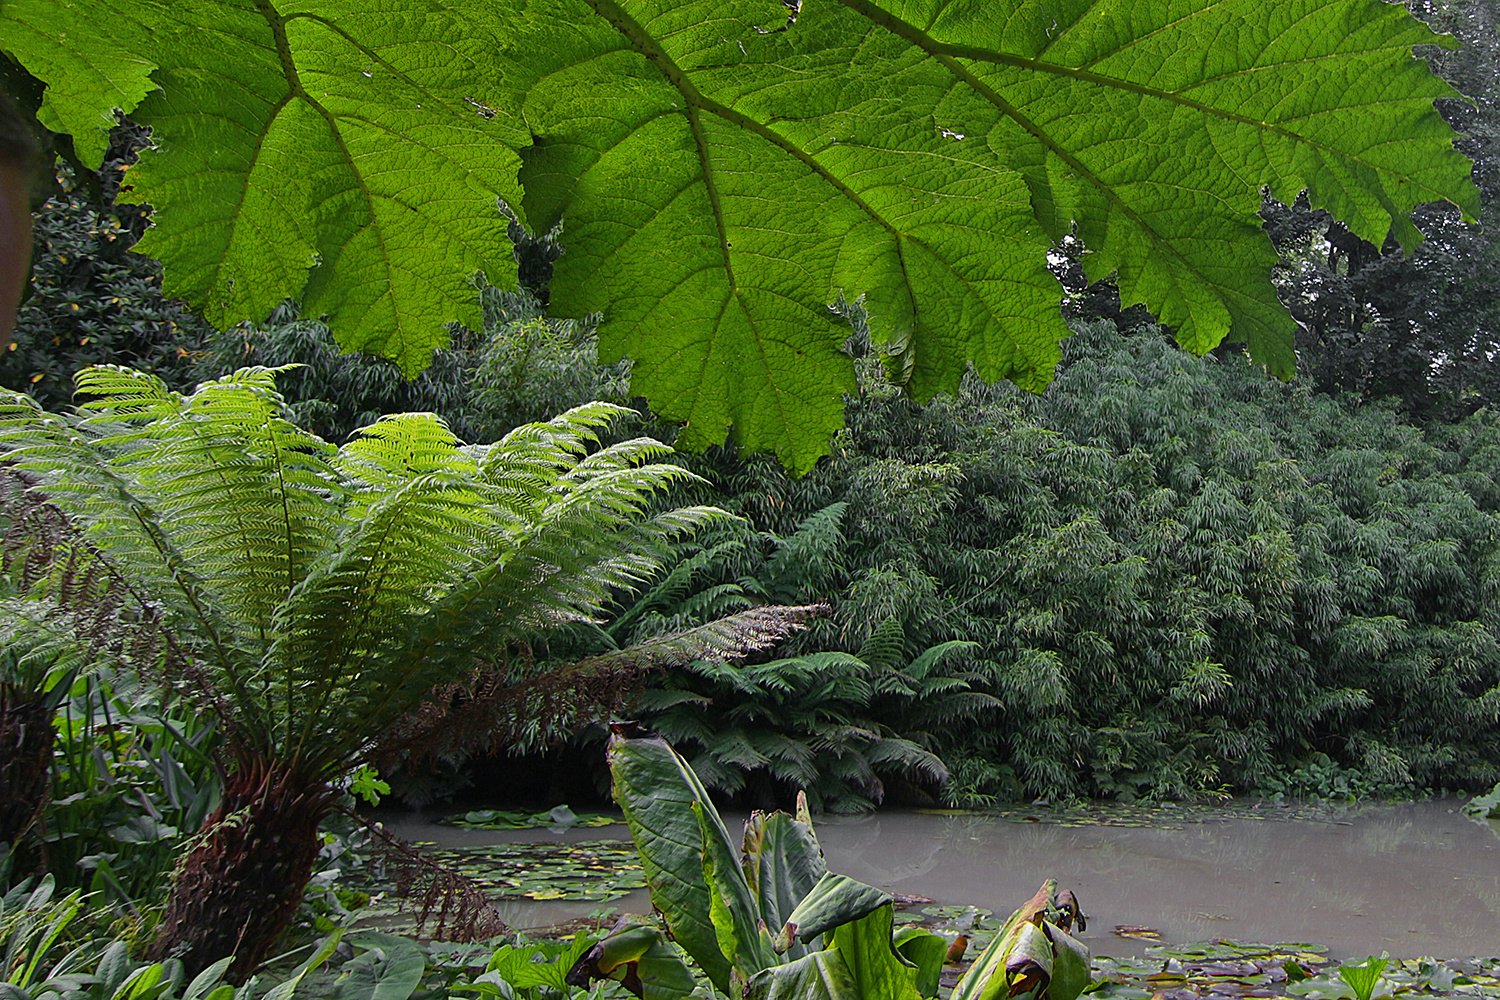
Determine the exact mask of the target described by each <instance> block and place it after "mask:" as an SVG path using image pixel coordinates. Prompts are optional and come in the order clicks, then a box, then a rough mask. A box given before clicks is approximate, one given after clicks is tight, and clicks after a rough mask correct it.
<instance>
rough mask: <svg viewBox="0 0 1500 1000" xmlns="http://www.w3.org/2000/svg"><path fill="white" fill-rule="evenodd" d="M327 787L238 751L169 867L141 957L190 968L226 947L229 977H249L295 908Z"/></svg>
mask: <svg viewBox="0 0 1500 1000" xmlns="http://www.w3.org/2000/svg"><path fill="white" fill-rule="evenodd" d="M333 796H334V793H333V792H332V790H331V789H329V787H328V785H327V783H325V782H324V781H322V780H315V779H311V778H308V777H306V776H305V775H301V774H299V773H297V772H296V771H295V770H294V769H292V768H290V767H288V766H287V765H285V764H281V763H278V762H275V761H269V760H265V759H263V758H261V757H258V756H252V757H249V759H242V760H241V763H240V767H239V768H238V769H237V770H236V772H235V773H234V774H233V775H231V776H230V778H229V781H228V782H227V787H226V788H225V789H224V799H223V801H222V802H221V803H220V805H219V808H218V810H216V811H215V812H214V814H213V815H212V816H211V817H209V819H208V821H207V822H206V823H204V825H203V830H202V831H201V832H200V833H199V834H198V838H197V841H196V843H195V845H194V846H193V848H192V850H191V851H189V853H188V854H187V856H186V857H185V858H184V859H183V860H182V861H181V862H180V863H179V864H178V866H177V870H176V871H175V872H174V873H173V875H172V887H171V894H170V896H169V897H168V899H167V907H166V913H165V915H164V916H163V918H162V923H161V928H160V930H159V931H158V932H157V936H156V940H155V941H154V942H153V943H152V946H151V950H150V953H149V957H150V958H151V959H153V960H161V959H164V958H172V957H175V958H180V959H182V962H183V964H184V965H185V966H186V967H187V975H188V976H189V977H192V976H195V975H197V974H198V973H199V972H200V971H202V970H203V969H204V968H206V967H207V966H209V965H211V964H213V963H214V962H215V961H217V960H218V959H221V958H223V957H225V956H226V955H234V956H235V960H234V963H233V964H232V965H231V966H230V967H229V974H228V977H227V978H228V979H229V981H230V982H232V983H236V984H238V983H242V982H244V981H245V980H246V979H247V978H249V976H250V974H251V973H252V972H254V971H255V968H256V967H257V966H258V965H260V964H261V963H262V962H263V961H265V959H266V957H267V955H268V954H269V953H270V950H271V947H272V946H273V945H274V944H275V942H276V938H277V937H278V936H279V935H280V934H281V932H282V931H283V930H284V929H285V928H286V926H287V924H289V923H291V920H292V916H293V914H295V913H296V911H297V904H298V902H299V901H300V900H301V899H302V890H303V889H304V888H305V887H306V886H307V880H308V877H309V876H310V875H311V874H312V866H313V862H314V861H315V860H316V859H317V856H318V824H319V823H320V822H322V820H323V817H324V816H326V815H327V814H328V811H329V808H330V806H331V804H332V801H333Z"/></svg>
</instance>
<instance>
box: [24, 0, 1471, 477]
mask: <svg viewBox="0 0 1500 1000" xmlns="http://www.w3.org/2000/svg"><path fill="white" fill-rule="evenodd" d="M418 6H419V7H420V9H421V10H422V16H420V17H413V16H407V12H406V11H405V10H399V9H393V10H389V11H383V12H379V13H376V12H371V11H367V10H363V9H360V10H355V9H353V8H345V7H340V6H338V5H335V4H312V5H278V4H274V3H264V4H257V5H255V6H244V5H241V4H236V3H228V2H222V0H192V2H182V3H177V4H173V5H170V6H164V5H160V4H157V3H154V2H150V0H117V2H111V3H109V4H107V5H105V4H102V3H80V4H74V5H59V4H54V3H50V2H46V0H9V2H8V3H7V4H6V5H5V6H4V7H3V8H0V23H4V24H5V26H6V31H5V37H6V43H5V44H6V47H7V51H8V53H9V55H11V56H12V57H14V58H15V59H16V60H17V61H18V62H19V63H21V64H22V65H24V66H26V67H27V68H29V69H30V70H31V71H33V72H34V74H35V75H36V76H37V77H38V78H40V79H41V80H43V81H44V82H45V83H46V84H47V88H46V90H45V92H44V93H43V94H42V96H41V102H40V104H39V105H38V106H37V108H36V110H37V112H38V114H39V117H40V119H41V120H42V122H43V123H44V124H46V125H47V126H49V127H50V128H53V129H56V130H58V131H62V132H67V133H71V134H72V136H73V139H74V142H75V145H76V146H77V148H78V149H79V151H80V153H81V155H83V156H85V157H88V158H97V157H98V155H99V154H100V153H101V152H102V147H103V138H102V133H101V132H100V126H101V124H104V123H106V122H112V116H113V114H114V111H115V109H117V108H118V109H121V110H123V111H125V112H126V113H127V114H129V115H131V116H132V117H133V118H134V119H135V120H136V121H138V122H139V123H141V124H142V125H145V126H148V127H150V128H151V129H152V130H153V139H154V141H155V142H156V143H157V146H158V149H157V150H156V151H154V152H153V153H152V154H151V155H149V156H147V157H146V158H144V159H143V161H142V163H141V164H139V165H138V166H137V167H135V168H132V170H131V172H130V176H131V186H132V188H133V189H134V191H133V194H134V197H136V198H138V199H140V200H141V201H143V202H147V203H150V204H151V205H152V206H153V208H154V210H155V211H154V215H153V220H154V223H155V225H154V228H153V229H152V231H151V233H150V234H149V235H148V237H147V243H146V244H143V248H146V249H147V252H149V253H152V254H155V255H157V256H159V257H160V258H162V259H163V260H164V261H166V263H167V273H168V275H169V289H170V290H171V291H172V292H173V293H174V294H178V295H181V296H183V297H184V298H187V299H190V300H191V301H193V302H195V303H198V304H200V305H201V306H202V307H203V308H204V309H205V310H206V315H207V317H208V319H209V320H210V321H211V322H214V323H215V324H217V325H219V326H221V327H224V326H231V325H234V324H235V323H236V322H239V321H242V320H248V321H251V322H258V321H260V320H261V319H263V318H264V317H265V316H266V315H267V314H268V313H269V312H270V311H271V310H272V309H273V308H275V307H276V306H277V305H279V304H280V303H281V302H282V301H284V300H285V299H288V298H292V299H295V300H297V301H298V302H299V303H300V305H301V308H302V310H303V311H304V313H305V314H307V315H321V314H327V315H329V316H330V317H331V318H332V322H333V326H334V329H335V330H336V331H338V333H339V336H340V341H341V343H343V344H344V345H345V346H351V347H359V348H362V349H366V350H374V351H380V352H382V353H385V354H387V355H388V356H390V357H392V358H394V359H396V360H397V361H398V363H399V364H400V366H401V368H402V369H403V370H404V371H406V372H408V373H414V372H415V371H417V370H419V369H420V368H422V367H423V366H425V365H426V364H427V362H428V360H429V357H430V354H431V351H432V350H433V348H434V347H436V346H439V345H440V344H441V343H443V342H444V340H445V335H444V331H443V324H444V323H445V322H447V321H450V320H455V319H457V320H460V321H463V322H466V323H469V324H470V325H473V324H474V319H475V316H476V311H475V307H474V304H473V301H472V296H471V295H470V294H469V291H468V288H467V286H466V285H465V281H466V280H467V278H468V277H469V276H470V275H471V274H472V273H474V272H475V271H476V270H480V269H483V270H486V271H488V272H489V273H490V274H491V275H492V276H493V277H494V278H495V279H496V280H497V281H499V280H500V278H501V276H502V275H504V276H505V278H506V279H507V280H508V279H509V275H510V274H511V262H510V261H507V260H505V259H504V256H503V243H502V240H501V236H502V234H503V232H504V230H505V228H506V225H505V220H504V219H503V218H502V216H500V215H499V214H498V213H497V212H496V211H495V208H494V204H495V199H496V198H497V197H498V198H500V199H503V200H504V201H505V202H506V203H507V204H508V205H509V206H510V209H511V210H512V211H514V212H517V213H520V214H522V215H524V216H525V217H526V218H527V219H528V220H529V223H530V225H531V226H532V227H533V228H534V229H536V230H538V231H543V230H547V229H550V228H552V227H553V226H554V225H555V224H558V223H561V222H563V221H564V220H565V221H566V226H567V232H568V234H569V235H568V242H569V252H568V254H567V255H565V256H563V257H562V258H561V259H560V260H559V261H558V262H557V274H556V276H555V278H554V281H553V283H552V291H553V293H554V296H555V302H557V303H560V304H561V303H566V305H565V308H566V309H568V310H569V311H574V312H584V311H590V310H594V309H604V310H605V311H606V321H605V324H604V326H603V327H601V343H602V345H603V349H604V352H605V356H606V358H607V359H614V358H617V357H619V356H620V355H621V354H628V355H630V356H631V357H632V359H633V361H634V363H635V369H634V379H635V382H636V391H638V392H641V393H643V394H644V395H646V396H647V397H648V398H650V399H651V401H652V405H653V406H654V407H656V408H657V410H658V411H659V412H660V413H661V414H662V415H663V416H664V417H666V418H667V419H670V420H674V421H680V422H684V423H685V424H686V429H685V432H684V438H683V442H684V443H685V444H691V445H695V446H699V447H701V446H705V445H708V444H713V443H717V442H720V441H722V440H723V439H724V436H725V435H726V433H732V435H733V437H734V438H735V439H736V440H737V441H738V442H740V443H742V444H745V445H747V446H749V447H752V448H757V449H768V448H774V449H775V450H776V451H777V452H778V453H779V454H780V455H781V456H782V457H783V459H784V460H786V461H788V462H789V463H790V464H792V465H794V466H796V467H798V468H805V467H807V466H808V465H810V464H811V462H812V460H813V459H814V458H815V457H816V456H817V455H819V454H821V453H822V452H823V451H824V450H825V449H826V447H827V436H828V434H829V433H830V432H831V431H832V430H833V429H835V428H836V427H837V426H838V424H839V420H840V417H841V415H842V407H841V405H840V397H841V395H842V394H843V393H844V392H846V391H849V390H850V389H852V388H853V371H852V368H851V365H850V362H849V359H848V358H847V357H845V356H844V355H843V354H842V353H841V352H840V344H841V342H842V340H843V336H844V334H843V331H842V330H841V329H840V328H839V326H838V324H837V323H836V322H834V317H832V316H831V315H830V314H829V312H828V310H827V304H828V303H829V302H830V301H833V300H834V299H835V298H836V297H838V295H839V294H840V292H841V290H842V292H843V293H845V294H846V295H847V296H848V297H849V298H853V297H855V296H856V295H862V296H864V300H865V302H866V305H867V307H868V311H869V315H870V318H871V326H872V330H873V332H874V334H875V341H876V343H878V344H880V345H882V346H883V347H884V349H885V350H886V351H887V352H888V354H889V355H890V358H891V361H892V371H893V373H894V374H895V375H896V377H897V378H898V380H900V381H902V382H905V383H907V384H909V385H910V386H911V388H912V389H913V391H914V392H915V393H917V395H918V397H919V398H927V397H928V396H930V395H931V394H932V393H934V392H937V391H939V390H945V389H946V390H951V389H953V388H955V387H956V386H957V384H958V380H959V378H960V377H961V375H962V373H963V371H964V369H965V367H966V366H968V365H973V366H974V367H975V369H976V370H977V371H978V372H979V374H980V375H981V376H982V377H984V378H986V379H989V380H993V379H997V378H1001V377H1010V378H1014V379H1016V380H1017V381H1019V382H1021V383H1023V384H1026V385H1029V386H1033V387H1036V386H1040V385H1042V384H1045V382H1046V380H1047V379H1048V377H1050V372H1051V369H1052V366H1053V364H1054V362H1055V360H1056V358H1057V347H1056V345H1057V342H1058V341H1059V340H1060V339H1061V338H1063V337H1064V336H1065V335H1066V328H1065V327H1064V325H1063V323H1062V322H1061V320H1060V318H1059V317H1058V314H1057V303H1058V300H1059V298H1060V293H1059V289H1058V286H1057V284H1056V282H1055V281H1054V280H1053V278H1052V277H1051V275H1050V274H1049V273H1048V269H1047V252H1048V251H1049V249H1050V248H1051V247H1053V246H1054V245H1055V244H1056V243H1057V242H1059V241H1061V240H1062V239H1063V238H1064V237H1066V236H1068V235H1069V234H1076V236H1077V238H1078V239H1080V240H1081V241H1082V243H1083V245H1084V246H1086V247H1088V248H1089V250H1090V251H1091V253H1090V254H1089V255H1087V256H1086V257H1085V258H1084V268H1085V270H1086V271H1087V272H1088V274H1089V275H1090V277H1092V278H1095V279H1097V278H1099V277H1103V276H1104V275H1106V274H1109V273H1111V272H1115V273H1117V274H1118V276H1119V282H1120V287H1121V288H1122V290H1123V293H1124V296H1125V299H1126V301H1127V302H1136V301H1143V302H1146V303H1148V304H1149V305H1150V306H1151V307H1152V308H1153V310H1155V312H1156V313H1157V315H1158V316H1159V317H1160V318H1161V319H1162V320H1163V321H1164V322H1166V323H1168V324H1169V325H1170V326H1171V327H1172V328H1173V330H1174V333H1175V335H1176V336H1177V338H1178V340H1179V342H1180V343H1182V344H1184V345H1185V346H1188V347H1190V348H1192V349H1193V350H1195V351H1204V350H1208V349H1209V348H1211V347H1213V346H1215V345H1217V344H1218V343H1219V342H1220V341H1221V340H1222V339H1223V338H1224V337H1225V335H1226V334H1231V333H1232V335H1233V336H1234V337H1235V338H1236V339H1239V340H1243V341H1245V342H1246V343H1248V345H1249V347H1250V350H1251V352H1252V354H1253V355H1254V356H1255V357H1256V358H1257V359H1259V360H1261V361H1263V362H1265V363H1267V364H1269V365H1270V366H1271V367H1272V368H1274V369H1275V370H1277V371H1278V372H1282V373H1286V372H1289V371H1290V369H1291V367H1292V362H1293V355H1292V333H1293V329H1294V326H1293V323H1292V321H1291V319H1290V317H1289V316H1288V315H1287V314H1286V312H1285V310H1284V309H1283V308H1282V307H1281V305H1280V303H1279V302H1278V301H1277V299H1276V294H1275V291H1274V289H1273V288H1272V285H1271V283H1270V280H1269V278H1270V271H1271V268H1272V265H1273V263H1274V255H1273V254H1272V252H1271V249H1270V247H1269V245H1268V244H1267V242H1266V240H1265V238H1264V236H1263V235H1262V234H1261V232H1260V231H1259V226H1258V225H1257V219H1256V212H1257V211H1258V210H1259V208H1260V205H1261V198H1262V191H1263V190H1264V189H1267V188H1269V189H1270V191H1271V193H1272V194H1274V195H1276V196H1278V197H1280V198H1281V199H1283V200H1284V201H1291V200H1293V199H1294V198H1295V197H1296V196H1297V194H1298V192H1300V191H1302V190H1304V189H1310V190H1311V192H1312V195H1311V197H1312V204H1313V206H1314V207H1318V208H1326V209H1328V210H1329V211H1330V212H1332V213H1333V214H1334V215H1335V216H1336V217H1338V218H1340V219H1342V220H1344V222H1345V223H1346V224H1347V225H1348V226H1349V227H1350V229H1351V232H1353V233H1355V234H1356V235H1358V236H1360V237H1361V238H1364V239H1368V240H1382V239H1384V238H1385V237H1386V236H1387V234H1388V233H1393V234H1394V236H1395V238H1396V239H1397V241H1398V242H1399V243H1400V244H1401V245H1402V246H1405V247H1407V248H1411V247H1414V246H1415V245H1416V243H1417V242H1418V241H1419V238H1420V237H1419V234H1418V232H1417V230H1416V229H1415V228H1414V227H1413V226H1412V224H1411V221H1410V219H1409V218H1408V215H1407V213H1408V212H1409V211H1411V210H1412V209H1413V208H1414V207H1415V206H1416V205H1418V204H1420V203H1424V202H1431V201H1452V202H1454V203H1455V204H1457V205H1459V206H1461V207H1462V208H1463V209H1464V211H1465V212H1466V213H1467V214H1469V215H1473V214H1474V213H1475V212H1476V211H1477V205H1478V202H1477V192H1476V191H1475V189H1474V187H1473V185H1472V184H1471V183H1470V182H1469V164H1468V161H1466V160H1465V159H1464V158H1463V157H1461V156H1460V155H1458V154H1457V153H1455V152H1454V150H1453V148H1452V145H1451V139H1450V137H1451V132H1450V131H1449V130H1448V128H1447V126H1446V125H1445V124H1444V123H1443V122H1442V120H1441V119H1440V118H1439V117H1438V115H1437V114H1436V113H1435V112H1434V111H1433V109H1432V101H1433V100H1434V99H1436V98H1440V97H1444V96H1449V95H1450V93H1451V92H1450V91H1449V90H1448V89H1447V87H1446V86H1445V85H1443V84H1442V83H1441V82H1440V81H1439V80H1437V79H1436V78H1435V77H1433V76H1432V75H1430V74H1429V73H1428V71H1427V68H1426V66H1425V65H1423V64H1422V63H1420V62H1419V61H1417V60H1415V59H1414V58H1413V57H1412V54H1411V49H1412V46H1414V45H1420V44H1424V43H1430V42H1433V41H1435V40H1436V39H1435V36H1434V35H1432V34H1431V33H1430V32H1428V31H1427V30H1426V29H1425V28H1423V27H1422V26H1421V25H1419V24H1418V23H1417V22H1415V21H1414V20H1412V19H1411V18H1410V17H1409V15H1407V13H1406V12H1405V10H1404V9H1403V8H1401V7H1400V6H1399V5H1394V4H1386V3H1382V2H1379V0H1302V2H1300V3H1296V4H1265V3H1262V2H1259V0H1226V2H1220V3H1212V4H1198V5H1194V6H1193V7H1192V8H1190V9H1182V8H1180V7H1179V6H1178V5H1176V4H1171V3H1166V2H1161V0H1153V2H1149V3H1146V2H1138V3H1132V4H1115V3H1099V2H1091V0H1071V2H1068V3H1064V4H1061V5H1055V6H1054V7H1051V8H1049V9H1048V10H1047V11H1046V12H1043V11H1042V9H1041V8H1039V7H1036V6H1035V5H1032V4H1026V3H1017V2H1010V0H992V2H991V3H989V4H988V5H983V6H981V7H977V8H976V7H973V6H972V5H968V4H963V3H937V4H935V5H933V6H932V7H931V8H930V9H925V10H921V11H919V10H916V9H911V10H907V9H905V8H900V7H893V8H886V7H881V6H879V5H877V4H874V3H870V2H867V0H841V2H829V3H823V4H806V5H798V6H795V7H787V6H786V5H784V4H779V3H776V2H774V0H738V2H736V3H735V4H732V5H730V6H729V7H725V6H724V5H723V4H721V3H718V2H716V0H714V2H710V0H683V2H680V3H678V4H676V5H674V6H671V7H667V8H656V7H652V6H650V5H640V4H636V3H633V2H625V3H615V2H612V0H588V2H585V0H548V2H546V3H543V4H540V5H539V4H535V3H533V4H530V5H526V6H525V7H524V9H523V7H522V5H520V4H509V3H506V4H494V3H462V4H458V5H454V6H444V5H437V4H420V5H418ZM105 10H107V11H108V14H107V15H106V14H104V11H105ZM563 27H565V28H566V30H560V29H561V28H563ZM1225 39H1233V40H1234V44H1232V45H1231V44H1225V41H1224V40H1225ZM209 79H213V80H214V81H215V82H214V83H213V84H212V85H210V84H208V83H207V82H206V81H207V80H209ZM1352 80H1357V81H1359V85H1358V86H1351V85H1349V83H1348V82H1349V81H1352ZM393 139H394V140H396V141H393ZM605 307H607V309H606V308H605Z"/></svg>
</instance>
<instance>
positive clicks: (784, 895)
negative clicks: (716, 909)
mask: <svg viewBox="0 0 1500 1000" xmlns="http://www.w3.org/2000/svg"><path fill="white" fill-rule="evenodd" d="M741 857H742V861H741V865H742V867H743V868H744V872H745V880H746V882H747V883H748V884H749V886H750V891H751V892H753V893H754V894H755V897H756V900H757V901H758V903H759V906H760V917H761V919H762V920H763V921H765V924H766V926H767V928H769V929H770V930H772V931H776V930H779V929H780V928H781V927H782V926H783V925H784V924H785V923H786V922H787V919H788V918H789V917H790V916H791V915H792V912H793V911H794V910H795V909H796V908H797V907H798V906H799V905H800V904H801V903H802V901H803V900H804V899H805V898H806V896H807V895H808V894H809V893H810V892H812V891H813V888H814V887H815V886H817V885H818V882H819V880H820V879H822V878H824V877H825V876H826V875H827V874H828V866H827V865H826V864H825V863H824V861H823V849H822V848H821V847H820V846H819V845H818V837H817V834H815V833H814V832H813V827H812V817H811V816H810V815H809V814H808V811H807V796H806V795H804V794H802V793H801V792H799V793H797V815H796V816H795V817H792V816H789V815H787V814H786V813H783V812H775V813H771V814H770V815H769V816H768V815H766V814H765V813H762V812H754V813H752V814H751V815H750V819H749V821H748V822H746V824H745V842H744V848H743V851H742V854H741ZM804 954H806V949H805V948H803V947H802V946H800V945H794V946H793V947H792V948H791V949H790V950H787V951H786V955H785V958H783V961H789V960H791V959H794V958H800V957H802V955H804Z"/></svg>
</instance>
